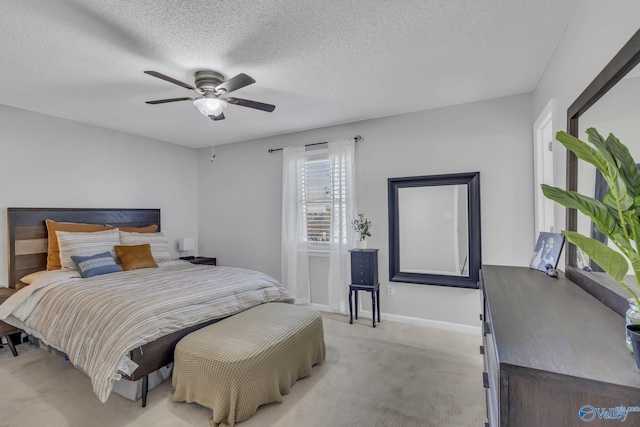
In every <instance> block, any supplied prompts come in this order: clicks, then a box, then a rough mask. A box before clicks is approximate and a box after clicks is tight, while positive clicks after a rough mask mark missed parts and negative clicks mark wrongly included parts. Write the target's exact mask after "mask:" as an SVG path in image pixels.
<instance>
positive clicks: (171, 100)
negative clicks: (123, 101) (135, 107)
mask: <svg viewBox="0 0 640 427" xmlns="http://www.w3.org/2000/svg"><path fill="white" fill-rule="evenodd" d="M195 99H196V98H194V97H192V96H188V97H186V98H170V99H158V100H157V101H146V102H145V104H164V103H165V102H176V101H195Z"/></svg>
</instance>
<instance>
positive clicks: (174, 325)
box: [7, 208, 293, 406]
mask: <svg viewBox="0 0 640 427" xmlns="http://www.w3.org/2000/svg"><path fill="white" fill-rule="evenodd" d="M7 214H8V228H9V230H8V231H9V233H8V236H9V242H8V243H9V282H8V283H9V286H10V287H12V288H19V287H21V286H23V285H22V284H20V278H22V277H24V276H25V275H27V274H30V273H33V272H37V271H41V270H45V269H46V265H47V227H46V225H45V220H47V219H51V220H54V221H58V222H72V223H86V224H109V225H111V226H113V227H141V226H147V225H152V224H156V225H157V226H158V231H159V230H160V210H159V209H60V208H53V209H48V208H44V209H41V208H9V209H8V211H7ZM161 267H162V268H159V269H158V271H155V269H146V270H154V271H151V272H148V273H149V274H150V275H151V276H152V278H151V279H150V280H154V281H156V282H157V283H159V282H162V280H161V279H159V277H160V276H158V274H160V273H162V274H164V272H165V270H163V271H162V272H160V270H162V269H163V268H164V269H166V273H167V274H170V275H171V279H170V280H175V281H176V282H175V283H179V286H180V290H181V291H180V292H181V295H184V296H185V298H184V299H187V300H188V299H189V298H192V297H191V296H190V295H191V294H190V293H189V292H191V290H189V289H190V286H191V288H192V290H195V289H196V288H202V285H201V284H203V283H207V280H209V277H210V276H216V275H217V276H220V277H222V276H224V277H225V278H229V277H231V276H234V275H235V274H236V273H242V274H246V275H247V276H246V277H247V279H246V280H245V279H244V278H241V277H235V276H234V278H233V280H232V281H235V283H236V285H234V286H240V287H241V288H243V287H247V286H248V284H246V283H248V282H247V281H248V280H253V279H256V280H257V281H258V282H259V283H260V284H259V285H258V289H251V290H249V288H246V289H247V290H246V292H245V291H241V292H240V293H243V292H244V293H243V295H249V294H250V296H249V298H248V299H247V300H244V301H242V302H240V303H239V305H237V304H236V303H233V304H236V305H235V306H233V304H232V305H231V306H224V307H223V308H219V307H218V308H215V309H210V308H209V307H208V306H206V304H213V301H212V299H216V304H218V303H219V302H220V301H223V300H224V301H227V300H229V299H230V298H235V294H238V291H235V290H229V293H226V294H224V296H220V295H222V294H221V293H220V292H222V290H216V291H211V292H210V293H209V295H204V296H197V297H196V296H193V298H194V299H193V304H191V303H189V304H191V305H189V306H188V307H189V308H190V307H191V306H197V307H198V308H199V310H193V311H197V312H198V313H195V314H194V316H195V317H190V318H189V320H188V321H187V320H185V321H183V318H181V317H180V316H181V315H182V314H180V311H181V310H185V307H187V306H182V308H180V309H179V310H178V309H176V310H174V312H172V314H171V315H172V316H174V317H173V318H172V319H173V320H172V321H171V322H169V321H165V323H164V324H163V325H162V327H160V328H159V330H158V331H152V333H147V332H144V337H142V338H140V339H137V338H136V337H131V338H127V339H126V340H123V341H126V342H127V344H126V345H128V346H129V348H128V349H127V350H126V358H127V359H129V360H131V361H132V362H133V363H135V364H136V365H137V368H136V369H135V370H134V371H132V372H128V373H126V372H125V375H123V378H124V379H125V380H132V381H136V380H140V379H142V405H143V406H145V404H146V397H147V378H148V375H149V374H150V373H152V372H154V371H156V370H158V369H160V368H162V367H164V366H166V365H167V364H169V363H171V362H172V360H173V350H174V347H175V345H176V343H177V342H178V341H179V340H180V339H181V338H182V337H184V336H185V335H187V334H189V333H190V332H192V331H195V330H197V329H200V328H202V327H204V326H207V325H209V324H212V323H214V322H216V321H218V320H220V319H222V318H224V317H227V316H229V315H232V314H235V313H237V312H240V311H243V310H246V309H247V308H250V307H251V306H254V305H259V304H262V303H265V302H290V303H291V302H293V299H292V298H291V296H290V295H289V294H288V293H287V292H286V290H285V289H284V288H282V286H281V285H280V284H279V283H277V282H276V281H275V280H273V279H272V278H269V277H268V276H266V275H262V274H261V273H258V272H252V271H250V270H243V269H231V268H229V267H210V266H196V265H191V264H189V263H188V262H186V261H170V262H167V263H165V264H163V265H162V266H161ZM235 270H238V271H235ZM240 270H242V271H240ZM138 273H140V274H138ZM138 273H137V272H135V271H134V272H122V273H112V274H107V275H103V276H100V277H97V278H89V279H80V278H78V277H65V278H64V280H66V281H64V284H63V285H60V286H58V283H55V284H49V283H47V284H44V285H43V284H42V283H40V282H38V283H32V284H31V285H29V286H28V287H26V288H25V289H24V290H23V289H21V290H20V291H19V292H17V293H16V295H19V294H22V295H24V294H27V293H30V292H34V293H42V294H43V295H44V296H43V297H42V299H41V303H40V304H41V305H43V304H46V303H47V301H48V300H50V299H51V301H54V300H53V298H54V297H56V298H58V300H56V301H58V302H55V303H52V302H51V301H50V302H49V304H52V305H53V304H55V305H60V304H71V299H73V298H78V297H77V296H76V295H77V294H80V295H85V296H86V295H87V292H86V291H87V289H91V287H93V289H95V290H96V292H98V290H100V289H103V288H104V287H105V286H107V285H105V283H109V284H108V286H116V283H115V282H119V279H118V277H119V276H121V277H122V278H123V280H122V281H121V282H119V283H118V284H117V285H118V286H123V289H124V288H128V289H130V290H127V292H129V291H132V292H136V289H135V288H136V286H137V285H132V283H133V282H130V281H133V280H141V281H144V280H149V279H142V278H140V277H138V275H140V276H144V274H142V273H145V274H146V273H147V272H141V270H138ZM186 274H189V275H193V276H194V278H193V279H191V278H189V279H186V278H185V280H184V281H179V280H181V279H180V278H181V277H183V276H184V275H186ZM107 276H111V277H107ZM190 277H191V276H190ZM252 278H253V279H252ZM61 281H62V279H61ZM135 283H138V282H135ZM140 283H142V282H140ZM194 283H195V284H194ZM81 284H84V285H86V286H84V285H81ZM198 284H200V285H198ZM34 285H35V287H34ZM39 286H40V287H43V288H49V287H51V288H52V289H53V290H52V291H50V292H47V293H45V292H44V291H38V290H37V289H36V288H37V287H39ZM29 287H33V288H32V289H28V288H29ZM34 289H35V290H34ZM158 289H159V288H158ZM243 289H245V288H243ZM119 292H120V290H118V293H119ZM122 292H124V290H123V291H122ZM165 292H166V293H168V294H170V293H171V292H169V291H165ZM225 292H227V291H225ZM142 293H144V292H142ZM159 293H162V292H159ZM56 294H57V295H56ZM205 294H206V292H205ZM47 295H48V296H47ZM123 295H124V294H123ZM134 295H135V294H134ZM174 295H175V292H174ZM229 295H233V296H229ZM12 298H13V297H12ZM103 298H105V299H108V297H107V296H105V297H103ZM207 298H209V299H207ZM173 299H183V298H173ZM10 300H11V299H10ZM10 300H8V301H10ZM131 300H135V298H130V297H129V300H127V299H126V298H124V300H123V299H121V300H120V302H119V304H124V303H125V302H126V301H131ZM60 301H62V302H60ZM123 301H124V302H123ZM14 302H15V301H14ZM185 304H186V303H185ZM156 305H158V306H164V305H165V303H157V304H156ZM154 310H155V308H154ZM154 313H155V312H154ZM176 313H178V314H176ZM192 314H193V313H192ZM153 316H154V318H155V317H159V316H156V314H154V315H153ZM198 316H200V318H199V319H198V320H195V319H196V318H197V317H198ZM45 319H46V318H45ZM50 319H53V318H50ZM55 319H57V317H56V318H55ZM9 320H11V319H9ZM156 320H157V319H156ZM48 322H49V323H50V322H51V320H49V321H48ZM48 322H47V321H44V322H43V321H40V324H39V323H38V322H35V321H34V322H33V323H32V324H31V326H30V327H26V328H25V329H29V331H28V332H31V333H33V334H34V335H35V336H37V337H39V338H41V339H43V340H44V341H49V342H51V341H54V339H53V337H48V336H45V335H44V334H46V333H47V332H46V331H45V330H46V329H47V325H48V324H49V323H48ZM142 323H144V322H142ZM20 326H23V327H24V326H26V325H20ZM34 326H35V327H39V328H42V329H43V330H30V329H33V327H34ZM106 330H107V331H108V329H106ZM145 331H146V330H145ZM106 333H114V332H113V331H111V332H106ZM149 337H151V338H152V339H150V338H149ZM61 340H62V341H64V337H63V338H62V339H61ZM89 341H90V340H89ZM113 341H120V340H112V342H111V344H113ZM64 345H66V344H64V343H58V344H57V346H64ZM118 345H120V343H118ZM57 346H54V347H55V348H57ZM57 349H58V350H60V351H62V352H65V353H68V352H71V353H73V355H74V357H75V358H76V359H77V360H75V362H82V359H83V358H86V354H84V353H83V351H84V350H83V349H77V348H75V349H74V348H70V347H69V348H57ZM116 353H117V352H116ZM72 361H74V360H72ZM109 363H110V364H111V365H112V364H113V361H111V362H109ZM74 364H75V363H74ZM79 364H80V365H82V363H79ZM85 365H86V364H85ZM76 366H77V365H76ZM79 367H80V368H81V369H83V370H85V373H87V374H89V375H90V376H91V377H92V382H93V383H94V391H96V394H97V395H98V397H99V398H100V400H102V401H105V400H106V399H107V397H108V395H109V393H110V391H111V388H110V386H109V385H108V384H105V383H104V378H105V377H106V376H108V375H111V374H114V373H113V372H107V373H105V372H102V373H101V375H102V380H100V381H99V382H100V383H99V384H96V379H95V378H94V376H93V375H92V373H90V372H86V366H79ZM120 368H122V366H121V364H120V363H118V369H120ZM118 372H119V373H123V371H122V370H121V369H120V370H119V371H118Z"/></svg>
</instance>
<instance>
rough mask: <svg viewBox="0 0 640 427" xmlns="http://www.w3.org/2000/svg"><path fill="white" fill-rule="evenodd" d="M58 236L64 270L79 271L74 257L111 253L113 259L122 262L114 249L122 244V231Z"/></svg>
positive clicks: (71, 232)
mask: <svg viewBox="0 0 640 427" xmlns="http://www.w3.org/2000/svg"><path fill="white" fill-rule="evenodd" d="M56 236H58V248H59V249H60V264H61V265H62V269H63V270H78V266H77V265H76V263H75V262H73V260H72V259H71V257H72V256H74V255H78V256H87V255H95V254H99V253H102V252H107V251H109V252H111V256H113V259H114V260H115V261H116V262H118V263H119V262H120V259H119V258H118V254H116V250H115V248H114V247H115V246H116V245H119V244H120V230H118V229H117V228H116V229H113V230H106V231H93V232H89V233H79V232H73V231H56Z"/></svg>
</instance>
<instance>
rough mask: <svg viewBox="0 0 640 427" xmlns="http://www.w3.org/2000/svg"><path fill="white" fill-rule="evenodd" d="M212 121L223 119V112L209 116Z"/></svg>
mask: <svg viewBox="0 0 640 427" xmlns="http://www.w3.org/2000/svg"><path fill="white" fill-rule="evenodd" d="M209 118H210V119H211V120H213V121H218V120H224V113H220V114H218V115H217V116H209Z"/></svg>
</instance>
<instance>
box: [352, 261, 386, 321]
mask: <svg viewBox="0 0 640 427" xmlns="http://www.w3.org/2000/svg"><path fill="white" fill-rule="evenodd" d="M349 252H350V253H351V284H350V285H349V323H350V324H353V314H354V310H353V303H354V302H355V318H356V319H358V291H366V292H371V317H372V319H373V327H374V328H375V327H376V312H377V313H378V323H380V283H378V249H352V250H350V251H349ZM352 297H353V299H354V300H355V301H352Z"/></svg>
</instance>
